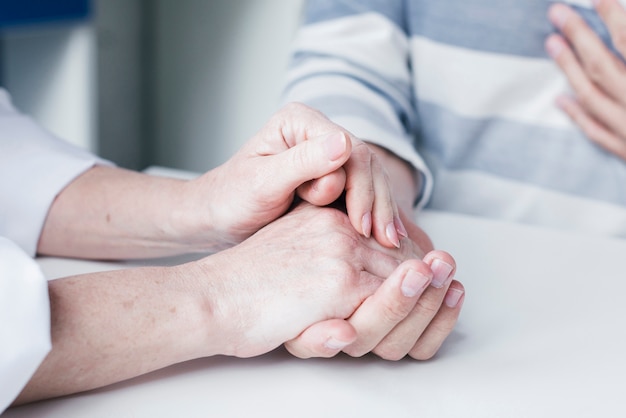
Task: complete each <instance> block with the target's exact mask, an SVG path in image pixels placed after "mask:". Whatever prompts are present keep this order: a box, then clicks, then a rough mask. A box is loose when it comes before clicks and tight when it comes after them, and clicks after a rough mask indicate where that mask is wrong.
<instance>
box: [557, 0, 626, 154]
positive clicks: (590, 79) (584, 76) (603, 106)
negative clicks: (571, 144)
mask: <svg viewBox="0 0 626 418" xmlns="http://www.w3.org/2000/svg"><path fill="white" fill-rule="evenodd" d="M595 3H596V6H595V7H596V10H597V12H598V14H599V15H600V17H601V18H602V20H603V21H604V22H605V24H606V25H607V27H608V29H609V32H610V34H611V39H612V42H613V44H614V46H615V49H616V50H617V51H619V53H620V54H621V55H622V56H623V57H624V56H626V11H625V10H624V8H623V7H622V6H621V5H620V4H619V1H618V0H598V1H596V2H595ZM549 18H550V20H551V21H552V23H553V24H554V25H555V26H556V27H557V28H558V29H559V30H560V31H561V33H562V34H563V36H561V35H556V34H555V35H551V36H550V37H548V39H547V40H546V49H547V51H548V53H549V54H550V55H551V56H552V57H553V59H554V60H555V61H556V63H557V64H558V66H559V67H560V68H561V70H562V71H563V72H564V73H565V75H566V76H567V78H568V80H569V82H570V85H571V87H572V89H573V90H574V94H575V95H574V97H569V96H562V97H559V98H558V102H557V103H558V105H559V106H560V107H561V108H562V109H563V110H564V111H565V112H566V113H567V114H568V115H569V116H570V118H571V119H572V120H573V121H574V122H575V123H576V124H577V125H578V126H579V127H580V128H581V129H582V131H583V132H584V133H585V134H586V135H587V137H588V138H589V139H591V140H592V141H594V142H595V143H597V144H598V145H600V146H602V147H603V148H605V149H606V150H608V151H609V152H612V153H613V154H615V155H617V156H618V157H620V158H622V159H623V160H626V65H625V64H624V62H623V61H622V60H621V59H620V58H619V57H617V56H616V55H615V54H614V53H613V52H611V51H610V50H609V49H608V48H607V47H606V45H605V44H604V43H603V42H602V40H600V38H599V37H598V36H597V35H596V34H595V33H594V32H593V31H592V30H591V29H590V28H589V26H588V25H587V24H586V23H585V22H584V21H583V19H582V18H581V17H580V16H579V15H578V14H577V13H576V12H574V11H573V10H572V9H571V8H569V7H567V6H566V5H564V4H555V5H553V6H552V7H551V8H550V11H549Z"/></svg>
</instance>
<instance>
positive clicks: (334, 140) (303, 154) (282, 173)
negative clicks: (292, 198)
mask: <svg viewBox="0 0 626 418" xmlns="http://www.w3.org/2000/svg"><path fill="white" fill-rule="evenodd" d="M351 151H352V143H351V141H350V140H349V139H348V137H347V136H346V134H345V133H343V132H341V131H336V132H332V133H329V134H326V135H324V136H321V137H316V138H312V139H309V140H307V141H303V142H301V143H299V144H297V145H295V146H293V147H291V148H289V149H288V150H285V151H283V152H281V153H278V154H276V155H273V156H271V157H269V158H268V159H266V161H268V162H269V165H270V166H269V167H266V169H267V172H269V173H275V174H276V175H275V177H274V176H273V177H274V178H275V179H276V182H275V183H274V190H273V192H274V193H281V194H282V193H285V192H287V193H291V192H293V191H294V190H295V189H296V188H297V187H298V186H300V185H301V184H303V183H306V182H307V181H310V180H314V179H318V178H320V177H324V176H326V175H327V174H330V173H332V172H333V171H336V170H337V169H338V168H339V167H341V166H342V165H343V164H344V163H345V162H346V161H347V160H348V158H350V153H351Z"/></svg>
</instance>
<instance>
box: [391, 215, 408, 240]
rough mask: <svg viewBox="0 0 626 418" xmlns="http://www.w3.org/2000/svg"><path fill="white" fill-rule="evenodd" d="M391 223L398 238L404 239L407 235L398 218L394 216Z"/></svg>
mask: <svg viewBox="0 0 626 418" xmlns="http://www.w3.org/2000/svg"><path fill="white" fill-rule="evenodd" d="M393 223H394V224H395V225H396V231H397V232H398V234H400V236H402V237H404V238H406V237H408V236H409V234H408V233H407V232H406V228H405V227H404V224H403V223H402V221H401V220H400V218H398V217H397V216H395V217H394V218H393Z"/></svg>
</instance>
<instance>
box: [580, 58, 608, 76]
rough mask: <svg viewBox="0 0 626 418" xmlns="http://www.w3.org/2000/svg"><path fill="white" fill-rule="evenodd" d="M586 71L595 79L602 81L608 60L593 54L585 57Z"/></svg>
mask: <svg viewBox="0 0 626 418" xmlns="http://www.w3.org/2000/svg"><path fill="white" fill-rule="evenodd" d="M584 67H585V72H586V73H587V74H588V75H589V78H591V79H592V80H593V81H596V82H597V81H601V80H602V79H604V76H605V69H606V62H605V60H603V59H602V58H601V57H599V56H597V55H595V54H594V55H593V56H590V57H588V58H587V59H585V62H584Z"/></svg>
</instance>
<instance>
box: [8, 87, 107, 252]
mask: <svg viewBox="0 0 626 418" xmlns="http://www.w3.org/2000/svg"><path fill="white" fill-rule="evenodd" d="M94 164H107V165H109V164H111V163H109V162H107V161H104V160H100V159H98V158H97V157H96V156H94V155H92V154H90V153H88V152H85V151H83V150H81V149H79V148H76V147H74V146H72V145H70V144H69V143H67V142H65V141H62V140H60V139H58V138H56V137H54V135H52V134H50V133H49V132H47V131H46V130H45V129H43V128H42V127H40V126H38V125H37V124H36V123H35V122H34V121H33V120H32V119H30V118H29V117H27V116H25V115H23V114H21V113H19V112H18V111H17V110H16V109H15V108H14V107H13V106H12V104H11V100H10V97H9V95H8V94H7V92H6V91H5V90H3V89H0V236H4V237H6V238H8V239H10V240H11V241H13V242H14V243H16V244H17V245H19V246H20V247H21V248H22V249H23V250H24V251H25V252H26V253H27V254H28V255H30V256H34V255H35V253H36V251H37V242H38V241H39V236H40V234H41V229H42V228H43V225H44V222H45V219H46V216H47V214H48V210H49V209H50V205H52V202H53V201H54V199H55V197H56V196H57V195H58V194H59V192H60V191H61V190H63V188H64V187H65V186H67V185H68V184H69V183H70V182H71V181H72V180H73V179H75V178H76V177H77V176H79V175H80V174H81V173H83V172H84V171H86V170H88V169H89V168H91V167H92V166H93V165H94Z"/></svg>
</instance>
